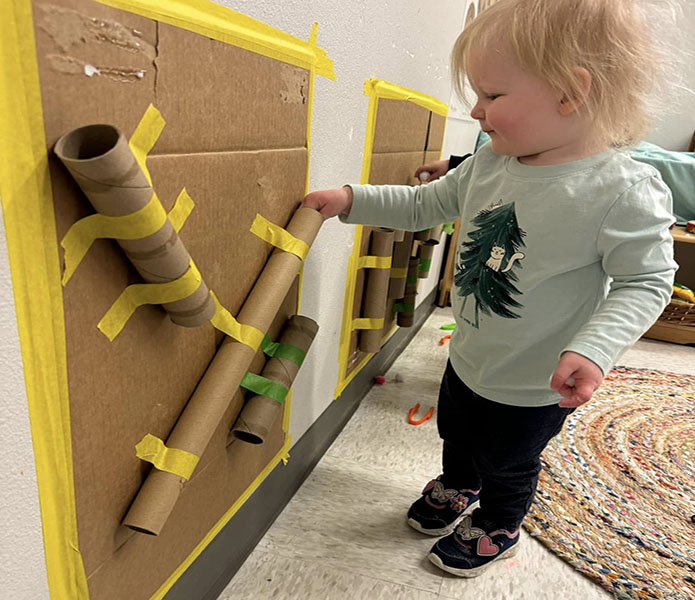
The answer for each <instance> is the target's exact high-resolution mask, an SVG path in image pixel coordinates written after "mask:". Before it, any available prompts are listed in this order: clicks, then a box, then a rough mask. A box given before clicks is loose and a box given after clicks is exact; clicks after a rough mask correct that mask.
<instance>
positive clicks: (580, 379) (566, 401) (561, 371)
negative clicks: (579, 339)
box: [550, 352, 603, 408]
mask: <svg viewBox="0 0 695 600" xmlns="http://www.w3.org/2000/svg"><path fill="white" fill-rule="evenodd" d="M601 381H603V371H601V369H600V368H599V366H598V365H597V364H596V363H595V362H593V361H591V360H589V359H588V358H586V357H585V356H582V355H581V354H577V353H576V352H565V353H564V354H563V355H562V356H561V357H560V360H559V361H558V363H557V368H556V369H555V373H553V377H552V379H551V380H550V389H553V390H555V391H556V392H557V393H558V394H560V395H561V396H563V399H562V400H561V401H560V403H559V405H560V406H562V407H563V408H574V407H577V406H580V405H582V404H584V403H585V402H588V401H589V400H590V399H591V396H592V395H593V393H594V392H595V391H596V390H597V389H598V386H599V385H601Z"/></svg>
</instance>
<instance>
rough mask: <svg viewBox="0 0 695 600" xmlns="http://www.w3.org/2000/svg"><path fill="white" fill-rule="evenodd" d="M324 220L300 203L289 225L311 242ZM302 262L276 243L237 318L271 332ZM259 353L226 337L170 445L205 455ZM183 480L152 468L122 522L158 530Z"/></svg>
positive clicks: (293, 232) (144, 529) (139, 528)
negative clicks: (278, 247)
mask: <svg viewBox="0 0 695 600" xmlns="http://www.w3.org/2000/svg"><path fill="white" fill-rule="evenodd" d="M322 223H323V217H322V216H321V214H320V213H319V212H317V211H315V210H313V209H310V208H300V209H298V210H297V212H295V213H294V216H293V217H292V219H291V220H290V222H289V223H288V225H287V227H286V230H287V232H288V233H290V234H291V235H293V236H294V237H296V238H299V239H300V240H303V241H304V242H306V243H307V244H308V245H309V246H311V244H312V243H313V241H314V238H315V237H316V234H317V233H318V231H319V229H320V227H321V224H322ZM301 263H302V261H301V260H300V259H299V258H298V257H297V256H295V255H294V254H290V253H289V252H284V251H282V250H279V249H275V251H274V252H273V253H272V254H271V255H270V258H269V259H268V262H267V263H266V265H265V267H264V269H263V271H262V272H261V274H260V276H259V277H258V280H257V281H256V284H255V285H254V286H253V289H252V290H251V292H250V293H249V295H248V297H247V298H246V301H245V302H244V306H242V308H241V310H240V311H239V314H238V315H237V320H238V321H239V322H240V323H243V324H245V325H251V326H253V327H255V328H257V329H259V330H260V331H263V332H267V331H268V328H269V327H270V325H271V324H272V322H273V319H274V318H275V315H276V314H277V312H278V310H279V309H280V306H281V305H282V302H283V300H284V299H285V296H286V295H287V292H288V291H289V289H290V286H291V285H292V283H293V282H294V280H295V278H296V277H297V274H298V273H299V269H300V266H301ZM255 354H256V353H255V352H254V350H253V349H252V348H249V347H248V346H246V345H245V344H241V343H240V342H237V341H236V340H233V339H232V338H229V337H227V338H225V340H224V341H223V342H222V345H221V346H220V348H219V349H218V350H217V354H215V357H214V359H213V360H212V362H211V363H210V365H209V366H208V369H207V371H206V372H205V375H203V378H202V379H201V380H200V382H199V383H198V387H197V388H196V389H195V391H194V392H193V395H192V396H191V398H190V400H189V401H188V404H187V405H186V408H185V409H184V410H183V412H182V413H181V416H180V417H179V420H178V422H177V423H176V425H175V426H174V429H173V430H172V431H171V433H170V434H169V437H168V438H167V440H166V445H167V447H169V448H179V449H181V450H186V451H188V452H191V453H193V454H195V455H196V456H202V454H203V452H204V451H205V448H206V447H207V445H208V442H209V441H210V438H211V437H212V435H213V434H214V432H215V430H216V429H217V427H218V426H219V424H220V421H221V419H222V417H223V416H224V413H225V412H226V410H227V408H228V407H229V403H230V402H231V401H232V398H233V397H234V394H235V393H236V391H237V389H238V387H239V382H240V381H241V378H242V377H243V376H244V374H245V373H246V371H248V368H249V365H250V364H251V361H252V360H253V357H254V356H255ZM184 483H185V481H184V480H183V479H181V478H180V477H177V476H176V475H173V474H171V473H167V472H166V471H159V470H157V469H152V470H151V471H150V473H149V475H148V477H147V479H145V481H144V483H143V485H142V487H141V488H140V491H139V492H138V494H137V495H136V496H135V499H134V500H133V503H132V505H131V506H130V509H129V510H128V513H127V514H126V516H125V518H124V520H123V524H124V525H125V526H126V527H129V528H131V529H134V530H135V531H139V532H142V533H147V534H150V535H158V534H159V533H160V532H161V530H162V528H163V527H164V524H165V523H166V521H167V519H168V518H169V515H170V514H171V511H172V510H173V509H174V505H175V504H176V500H177V499H178V497H179V494H180V493H181V490H182V489H183V485H184Z"/></svg>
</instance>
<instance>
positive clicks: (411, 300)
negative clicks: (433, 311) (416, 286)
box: [396, 292, 417, 327]
mask: <svg viewBox="0 0 695 600" xmlns="http://www.w3.org/2000/svg"><path fill="white" fill-rule="evenodd" d="M416 296H417V292H407V293H406V295H405V296H404V297H403V300H402V302H403V304H412V305H413V310H404V311H401V312H399V313H398V315H397V316H396V323H397V324H398V326H399V327H412V326H413V323H414V322H415V308H414V307H415V297H416Z"/></svg>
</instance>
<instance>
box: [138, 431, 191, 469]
mask: <svg viewBox="0 0 695 600" xmlns="http://www.w3.org/2000/svg"><path fill="white" fill-rule="evenodd" d="M135 456H137V457H138V458H139V459H140V460H144V461H147V462H149V463H152V464H153V465H154V466H155V467H156V468H157V469H159V470H160V471H166V472H167V473H173V474H174V475H178V476H179V477H182V478H183V479H186V480H188V479H190V478H191V475H193V471H194V470H195V468H196V465H197V464H198V461H199V460H200V457H199V456H196V455H195V454H192V453H190V452H186V451H185V450H179V449H177V448H167V447H166V446H165V445H164V442H163V441H162V440H160V439H159V438H158V437H155V436H154V435H152V434H150V433H148V434H147V435H146V436H145V437H144V438H142V440H140V441H139V442H138V443H137V444H136V445H135Z"/></svg>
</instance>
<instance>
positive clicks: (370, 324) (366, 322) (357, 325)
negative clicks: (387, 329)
mask: <svg viewBox="0 0 695 600" xmlns="http://www.w3.org/2000/svg"><path fill="white" fill-rule="evenodd" d="M352 328H353V329H383V328H384V319H353V321H352Z"/></svg>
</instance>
